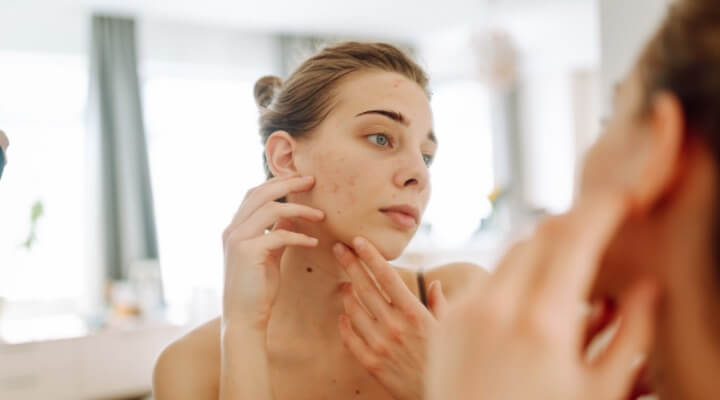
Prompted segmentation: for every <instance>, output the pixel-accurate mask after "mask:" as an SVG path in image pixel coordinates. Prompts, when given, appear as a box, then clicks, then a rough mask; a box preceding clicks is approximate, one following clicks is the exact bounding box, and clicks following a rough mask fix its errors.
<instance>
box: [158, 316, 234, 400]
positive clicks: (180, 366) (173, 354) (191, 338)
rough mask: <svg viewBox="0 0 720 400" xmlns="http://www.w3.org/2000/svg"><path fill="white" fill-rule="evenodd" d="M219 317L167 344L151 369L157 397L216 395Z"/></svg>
mask: <svg viewBox="0 0 720 400" xmlns="http://www.w3.org/2000/svg"><path fill="white" fill-rule="evenodd" d="M219 377H220V318H215V319H213V320H211V321H208V322H206V323H204V324H202V325H200V326H199V327H197V328H195V329H193V330H192V331H190V332H189V333H187V334H186V335H185V336H183V337H181V338H179V339H177V340H176V341H174V342H172V343H171V344H169V345H168V346H167V347H166V348H165V349H164V350H163V351H162V352H161V353H160V356H158V359H157V361H156V362H155V369H154V370H153V395H154V398H155V399H156V400H169V399H175V400H183V399H200V400H202V399H213V400H217V398H218V395H219V390H218V382H219Z"/></svg>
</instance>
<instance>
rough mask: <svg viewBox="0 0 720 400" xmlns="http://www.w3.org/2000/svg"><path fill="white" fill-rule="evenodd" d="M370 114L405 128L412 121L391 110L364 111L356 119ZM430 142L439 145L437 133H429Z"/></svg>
mask: <svg viewBox="0 0 720 400" xmlns="http://www.w3.org/2000/svg"><path fill="white" fill-rule="evenodd" d="M370 114H378V115H382V116H384V117H387V118H390V119H391V120H393V121H395V122H397V123H400V124H403V125H405V126H409V125H410V121H408V120H407V119H406V118H405V117H404V116H403V115H402V114H401V113H399V112H397V111H390V110H368V111H363V112H361V113H360V114H358V115H356V116H355V117H362V116H363V115H370ZM427 138H428V140H429V141H431V142H433V143H435V144H436V145H437V142H438V141H437V138H436V137H435V132H433V131H430V132H428V136H427Z"/></svg>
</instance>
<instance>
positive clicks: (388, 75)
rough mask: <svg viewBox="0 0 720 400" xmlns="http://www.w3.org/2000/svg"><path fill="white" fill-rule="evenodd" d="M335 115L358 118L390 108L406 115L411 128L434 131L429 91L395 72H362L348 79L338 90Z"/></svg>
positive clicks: (336, 91) (342, 82)
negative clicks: (365, 113) (360, 114)
mask: <svg viewBox="0 0 720 400" xmlns="http://www.w3.org/2000/svg"><path fill="white" fill-rule="evenodd" d="M335 100H336V105H335V107H334V109H333V112H331V116H332V114H335V115H336V116H338V117H342V118H346V117H354V116H356V115H357V114H359V113H361V112H364V111H368V110H373V109H387V110H392V111H395V112H398V113H400V114H402V115H403V116H405V117H406V118H407V119H408V120H409V121H410V123H411V125H410V127H411V128H418V129H422V130H425V131H429V130H431V129H432V111H431V109H430V101H429V99H428V97H427V95H426V94H425V91H424V90H423V89H422V88H421V87H420V85H418V84H417V83H415V82H414V81H412V80H410V79H408V78H406V77H405V76H403V75H400V74H397V73H394V72H384V71H358V72H353V73H352V74H350V75H348V76H347V77H345V78H344V79H343V80H342V81H340V83H339V85H338V86H337V88H336V89H335Z"/></svg>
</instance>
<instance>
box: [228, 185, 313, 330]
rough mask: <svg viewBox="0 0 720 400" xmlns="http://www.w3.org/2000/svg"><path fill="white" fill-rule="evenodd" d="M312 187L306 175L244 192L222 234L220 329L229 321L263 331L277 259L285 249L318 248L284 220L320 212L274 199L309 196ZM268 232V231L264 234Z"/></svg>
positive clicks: (308, 217) (275, 285) (274, 285)
mask: <svg viewBox="0 0 720 400" xmlns="http://www.w3.org/2000/svg"><path fill="white" fill-rule="evenodd" d="M313 185H314V178H313V177H311V176H304V177H290V178H273V179H271V180H269V181H267V182H266V183H264V184H262V185H260V186H258V187H256V188H254V189H251V190H250V191H248V193H247V195H246V196H245V199H244V200H243V202H242V204H241V205H240V208H239V209H238V211H237V213H236V214H235V217H234V218H233V220H232V222H231V223H230V225H229V226H228V227H227V229H225V232H224V233H223V248H224V250H225V287H224V292H223V312H222V320H223V326H225V325H226V324H227V323H228V322H231V321H233V322H237V323H240V324H241V325H242V326H243V327H246V328H251V329H256V330H260V331H264V329H265V328H266V326H267V322H268V320H269V318H270V311H271V309H272V305H273V302H274V301H275V297H276V295H277V290H278V287H279V284H280V258H281V256H282V253H283V251H284V249H285V247H287V246H302V247H314V246H317V244H318V241H317V239H316V238H312V237H309V236H307V235H304V234H302V233H297V232H292V231H291V228H292V225H291V223H290V222H289V220H290V219H293V218H303V219H306V220H308V221H321V220H322V219H323V218H324V213H323V212H322V211H320V210H316V209H313V208H311V207H308V206H305V205H301V204H292V203H279V202H277V201H275V200H276V199H279V198H282V197H285V196H287V195H288V194H289V193H297V192H305V191H308V190H310V189H311V188H312V187H313ZM268 227H272V230H270V231H269V232H266V230H267V229H268Z"/></svg>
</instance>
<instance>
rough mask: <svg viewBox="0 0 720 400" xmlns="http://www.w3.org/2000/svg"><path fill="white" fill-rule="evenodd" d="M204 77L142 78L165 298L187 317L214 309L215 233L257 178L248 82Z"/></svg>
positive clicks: (217, 276) (218, 270) (258, 153)
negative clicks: (195, 308)
mask: <svg viewBox="0 0 720 400" xmlns="http://www.w3.org/2000/svg"><path fill="white" fill-rule="evenodd" d="M184 68H187V66H185V67H184ZM208 75H209V74H206V73H204V74H197V75H195V76H194V75H193V74H180V75H178V74H149V75H148V77H147V79H146V82H145V88H144V92H145V100H144V101H145V110H146V114H145V119H146V125H147V131H148V137H149V152H150V163H151V164H150V165H151V171H152V181H153V190H154V198H155V210H156V218H157V226H158V240H159V248H160V263H161V268H162V273H163V282H164V285H165V296H166V299H167V301H168V304H169V305H170V308H171V312H172V311H173V308H175V310H174V311H179V313H180V314H184V315H186V316H190V317H191V318H200V317H201V316H198V315H194V316H193V314H198V313H200V314H210V313H211V312H212V310H213V307H215V305H216V304H215V303H216V302H217V301H218V299H219V297H218V296H219V294H220V288H221V287H222V286H221V282H222V268H223V254H222V241H221V235H222V232H223V230H224V229H225V227H226V226H227V224H228V223H229V222H230V221H231V219H232V216H233V215H234V213H235V211H236V210H237V208H238V206H239V205H240V202H241V201H242V199H243V197H244V195H245V192H246V191H247V190H248V189H250V188H251V187H253V186H256V185H258V184H261V183H262V182H264V180H265V175H264V172H263V167H262V151H263V148H262V145H261V143H260V136H259V134H258V126H257V118H258V113H257V107H256V105H255V101H254V98H253V85H254V83H255V81H254V79H253V78H247V79H246V78H242V77H240V78H237V77H236V78H233V77H224V78H218V79H212V78H207V76H208ZM257 76H259V75H257ZM199 77H202V78H199ZM253 77H255V75H253ZM198 304H201V306H198ZM202 304H204V305H202ZM190 305H193V307H206V309H205V310H188V309H186V308H184V307H187V306H190ZM178 307H180V310H178V309H177V308H178ZM218 311H219V308H216V309H215V312H218ZM207 316H210V315H207ZM181 318H182V317H181Z"/></svg>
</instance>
